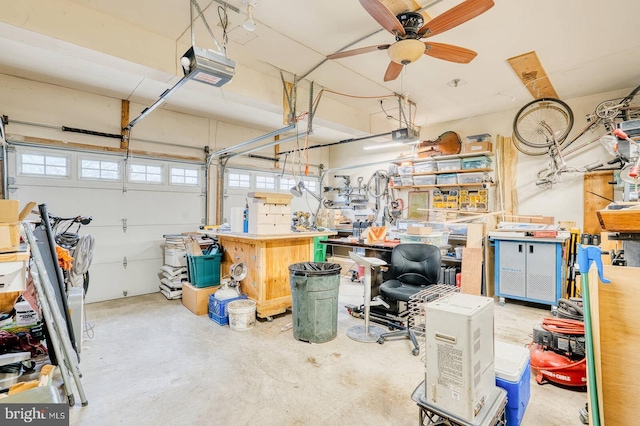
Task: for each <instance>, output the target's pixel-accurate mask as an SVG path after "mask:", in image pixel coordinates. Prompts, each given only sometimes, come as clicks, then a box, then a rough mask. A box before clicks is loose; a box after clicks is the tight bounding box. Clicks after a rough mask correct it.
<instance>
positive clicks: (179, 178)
mask: <svg viewBox="0 0 640 426" xmlns="http://www.w3.org/2000/svg"><path fill="white" fill-rule="evenodd" d="M198 175H199V173H198V169H186V168H181V167H172V168H171V184H172V185H198Z"/></svg>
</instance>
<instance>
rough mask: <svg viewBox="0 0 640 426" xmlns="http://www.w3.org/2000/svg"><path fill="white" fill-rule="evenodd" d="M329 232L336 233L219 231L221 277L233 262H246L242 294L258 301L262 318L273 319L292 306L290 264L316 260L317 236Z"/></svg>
mask: <svg viewBox="0 0 640 426" xmlns="http://www.w3.org/2000/svg"><path fill="white" fill-rule="evenodd" d="M330 235H335V232H296V233H290V234H274V235H256V234H243V233H218V234H217V238H218V241H219V243H220V245H221V246H222V247H223V248H224V252H223V256H222V265H221V268H222V269H221V271H222V276H223V277H224V276H225V275H226V274H227V273H228V271H229V267H230V266H231V265H232V264H234V263H238V262H241V263H244V264H245V265H246V266H247V277H246V278H245V279H243V280H242V282H241V283H240V288H241V290H242V293H244V294H246V295H247V296H249V297H250V298H251V299H253V300H255V301H256V314H257V316H258V317H259V318H266V319H268V320H271V319H273V316H274V315H277V314H281V313H284V312H286V310H287V308H289V307H291V306H292V302H291V287H290V283H289V265H292V264H294V263H298V262H310V261H313V258H314V244H313V243H314V238H315V237H322V236H330Z"/></svg>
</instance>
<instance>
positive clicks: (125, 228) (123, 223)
mask: <svg viewBox="0 0 640 426" xmlns="http://www.w3.org/2000/svg"><path fill="white" fill-rule="evenodd" d="M122 232H127V219H122Z"/></svg>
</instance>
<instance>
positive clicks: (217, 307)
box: [209, 293, 247, 325]
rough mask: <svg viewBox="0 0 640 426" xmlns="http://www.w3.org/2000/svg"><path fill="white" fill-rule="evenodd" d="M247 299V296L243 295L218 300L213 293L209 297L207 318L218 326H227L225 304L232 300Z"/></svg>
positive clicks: (227, 317) (227, 316) (227, 319)
mask: <svg viewBox="0 0 640 426" xmlns="http://www.w3.org/2000/svg"><path fill="white" fill-rule="evenodd" d="M240 299H247V295H246V294H243V295H241V296H239V297H232V298H231V299H223V300H220V299H218V298H216V295H215V293H214V294H212V295H211V296H209V318H210V319H211V320H212V321H215V322H216V323H218V324H220V325H227V324H229V315H228V314H227V304H228V303H229V302H233V301H234V300H240Z"/></svg>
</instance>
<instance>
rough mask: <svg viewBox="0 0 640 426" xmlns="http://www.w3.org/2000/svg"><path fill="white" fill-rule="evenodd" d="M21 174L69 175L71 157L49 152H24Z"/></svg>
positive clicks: (21, 161)
mask: <svg viewBox="0 0 640 426" xmlns="http://www.w3.org/2000/svg"><path fill="white" fill-rule="evenodd" d="M20 174H23V175H35V176H48V177H68V176H69V158H68V157H65V156H55V155H48V154H32V153H23V154H21V155H20Z"/></svg>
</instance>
